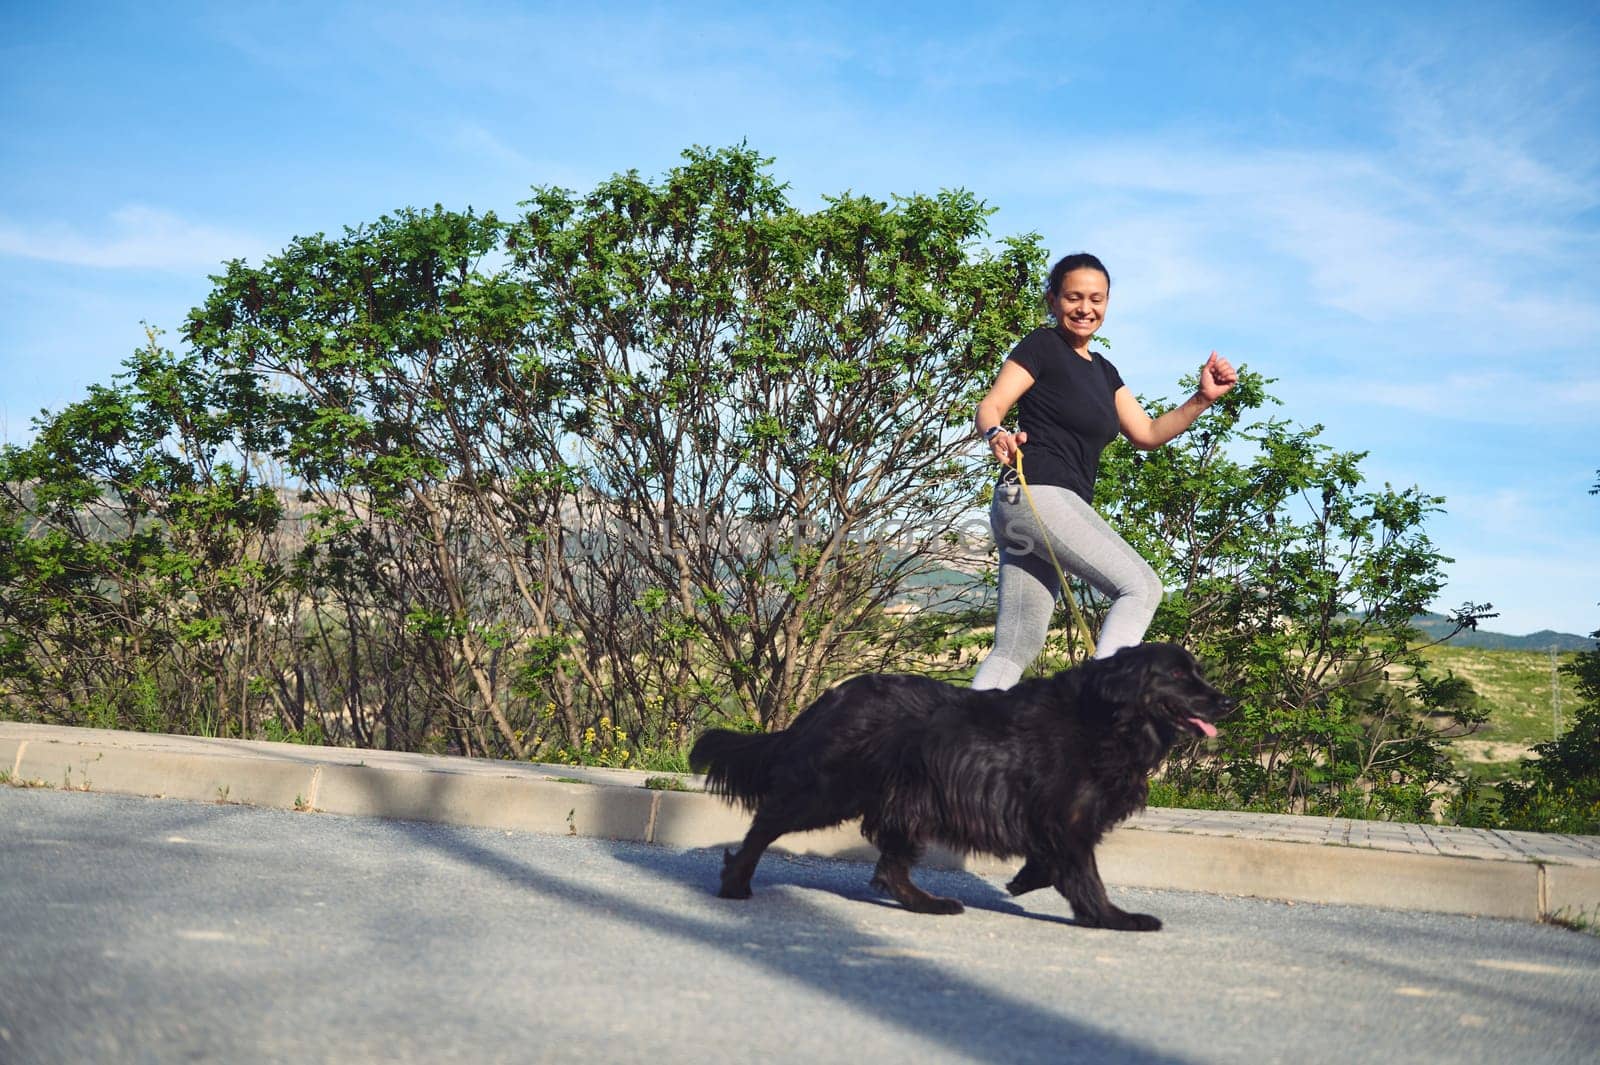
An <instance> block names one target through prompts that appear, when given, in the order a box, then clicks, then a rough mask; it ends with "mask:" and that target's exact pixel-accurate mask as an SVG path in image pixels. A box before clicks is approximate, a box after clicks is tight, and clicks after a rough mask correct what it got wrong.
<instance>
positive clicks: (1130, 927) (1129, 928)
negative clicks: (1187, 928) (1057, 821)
mask: <svg viewBox="0 0 1600 1065" xmlns="http://www.w3.org/2000/svg"><path fill="white" fill-rule="evenodd" d="M1056 890H1057V891H1059V892H1061V894H1062V896H1063V897H1065V898H1066V900H1067V901H1068V902H1069V903H1071V904H1072V916H1073V917H1074V918H1075V919H1076V920H1077V922H1078V923H1079V924H1081V925H1084V926H1085V927H1088V928H1110V929H1114V930H1116V931H1119V932H1154V931H1157V930H1158V929H1160V927H1161V919H1160V918H1159V917H1152V916H1151V915H1150V914H1148V913H1129V912H1128V911H1126V910H1122V909H1118V908H1117V906H1116V905H1114V904H1113V903H1112V901H1111V899H1109V898H1108V897H1107V896H1106V886H1105V883H1104V881H1102V880H1101V879H1100V868H1099V866H1097V865H1096V864H1095V860H1094V847H1093V846H1080V847H1074V848H1072V849H1070V850H1069V851H1067V852H1066V853H1065V854H1063V855H1062V856H1061V858H1060V871H1059V872H1058V873H1057V874H1056Z"/></svg>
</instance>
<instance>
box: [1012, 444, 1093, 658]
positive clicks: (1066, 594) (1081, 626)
mask: <svg viewBox="0 0 1600 1065" xmlns="http://www.w3.org/2000/svg"><path fill="white" fill-rule="evenodd" d="M1015 468H1016V472H1017V483H1018V484H1020V485H1022V495H1023V498H1025V499H1026V500H1027V501H1028V509H1029V510H1031V511H1033V520H1034V522H1035V523H1037V524H1038V526H1039V532H1040V533H1041V534H1043V536H1044V546H1045V550H1046V551H1048V552H1050V564H1051V565H1052V566H1054V567H1055V568H1056V576H1057V577H1059V578H1061V598H1063V599H1065V600H1066V601H1067V606H1068V607H1070V608H1071V610H1072V620H1073V621H1075V622H1077V624H1078V632H1079V633H1080V634H1081V635H1082V636H1083V642H1084V645H1085V646H1086V647H1088V648H1089V657H1090V658H1093V657H1094V635H1093V634H1092V633H1091V632H1090V631H1089V623H1088V622H1087V621H1085V620H1084V619H1083V611H1082V610H1080V609H1079V608H1078V597H1077V596H1076V595H1073V594H1072V586H1071V585H1069V584H1068V583H1067V574H1066V571H1065V570H1063V569H1062V568H1061V560H1060V559H1058V558H1056V549H1055V545H1054V544H1052V543H1051V542H1050V535H1049V532H1048V531H1047V530H1046V529H1045V527H1044V516H1043V515H1041V514H1040V513H1039V506H1038V504H1036V503H1035V502H1034V501H1033V493H1032V492H1031V491H1029V490H1028V479H1027V478H1026V477H1024V476H1023V475H1022V449H1021V448H1020V447H1019V448H1017V461H1016V467H1015Z"/></svg>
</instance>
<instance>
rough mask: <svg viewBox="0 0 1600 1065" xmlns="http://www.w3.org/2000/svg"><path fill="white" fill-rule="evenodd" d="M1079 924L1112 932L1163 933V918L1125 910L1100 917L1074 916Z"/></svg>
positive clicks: (1114, 911) (1114, 910) (1116, 910)
mask: <svg viewBox="0 0 1600 1065" xmlns="http://www.w3.org/2000/svg"><path fill="white" fill-rule="evenodd" d="M1074 918H1075V920H1076V921H1077V923H1078V924H1080V925H1082V926H1083V927H1085V928H1104V929H1107V930H1109V931H1112V932H1159V931H1161V918H1159V917H1154V916H1152V915H1150V914H1148V913H1128V912H1127V911H1125V910H1118V909H1113V910H1112V911H1111V912H1110V913H1104V914H1101V915H1099V916H1098V917H1088V916H1077V915H1074Z"/></svg>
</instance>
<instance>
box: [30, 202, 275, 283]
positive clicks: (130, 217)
mask: <svg viewBox="0 0 1600 1065" xmlns="http://www.w3.org/2000/svg"><path fill="white" fill-rule="evenodd" d="M263 250H264V245H263V244H262V242H261V241H259V240H258V239H257V238H255V237H253V236H250V235H248V234H245V233H241V232H238V231H235V230H229V229H225V228H222V227H217V226H211V225H206V224H204V223H200V222H194V221H190V220H188V219H185V218H182V217H180V216H179V215H177V214H174V213H173V212H171V211H167V210H163V209H161V208H156V207H146V206H142V205H137V204H135V205H130V206H127V207H122V208H119V209H118V210H116V211H113V212H112V213H111V215H110V216H109V218H108V219H107V224H106V225H105V226H104V227H103V228H102V231H101V232H98V233H90V232H85V231H84V230H82V229H79V228H77V227H74V226H70V225H63V224H60V223H47V224H42V225H41V224H23V223H19V222H16V221H13V220H5V219H0V255H9V256H16V257H19V258H25V259H42V260H45V261H47V262H56V263H66V264H69V265H72V266H91V267H98V268H102V269H112V270H163V271H196V270H199V271H206V270H213V269H216V268H217V267H219V266H220V265H221V264H222V263H224V262H227V261H228V260H230V259H236V258H259V257H260V256H261V255H262V253H263Z"/></svg>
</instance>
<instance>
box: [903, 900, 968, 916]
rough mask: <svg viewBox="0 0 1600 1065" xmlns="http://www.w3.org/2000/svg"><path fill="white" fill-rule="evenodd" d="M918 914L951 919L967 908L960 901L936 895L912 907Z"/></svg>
mask: <svg viewBox="0 0 1600 1065" xmlns="http://www.w3.org/2000/svg"><path fill="white" fill-rule="evenodd" d="M913 908H914V909H915V910H916V912H918V913H932V914H939V915H941V916H945V917H953V916H954V915H956V914H958V913H965V912H966V911H967V908H966V907H965V906H963V905H962V904H961V900H960V899H946V898H941V897H940V896H938V895H930V896H928V901H927V902H924V903H921V904H919V905H917V906H915V907H913Z"/></svg>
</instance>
